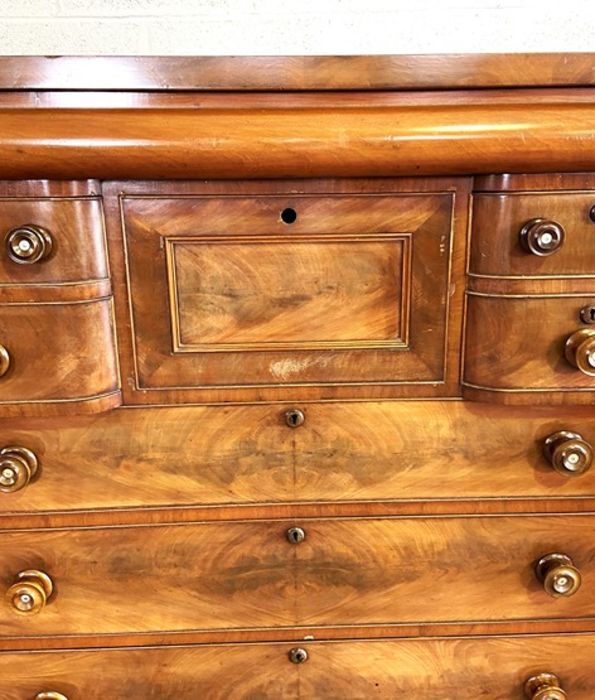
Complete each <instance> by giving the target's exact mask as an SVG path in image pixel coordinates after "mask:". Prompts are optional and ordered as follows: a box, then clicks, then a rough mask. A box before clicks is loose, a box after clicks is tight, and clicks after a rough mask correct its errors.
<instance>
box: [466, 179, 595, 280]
mask: <svg viewBox="0 0 595 700" xmlns="http://www.w3.org/2000/svg"><path fill="white" fill-rule="evenodd" d="M594 205H595V191H592V192H580V193H560V192H557V193H551V192H550V193H539V192H530V193H523V194H497V193H496V194H481V195H475V196H474V197H473V235H472V242H471V259H470V272H471V274H472V275H478V276H488V277H500V276H503V277H519V278H527V277H543V276H546V277H565V276H585V275H587V276H591V277H594V276H595V246H593V240H594V239H595V223H594V222H593V221H592V220H591V218H590V216H589V212H590V211H591V208H592V207H593V206H594ZM534 219H543V220H545V221H550V222H556V223H558V224H559V225H561V226H562V228H563V229H564V232H565V238H564V242H563V244H562V246H561V247H560V249H559V250H558V251H557V252H556V253H555V254H552V255H546V256H540V255H535V254H532V253H530V252H528V251H527V250H526V249H524V247H523V245H522V243H521V240H520V231H521V229H522V228H523V226H524V225H525V224H526V223H527V222H529V221H532V220H534Z"/></svg>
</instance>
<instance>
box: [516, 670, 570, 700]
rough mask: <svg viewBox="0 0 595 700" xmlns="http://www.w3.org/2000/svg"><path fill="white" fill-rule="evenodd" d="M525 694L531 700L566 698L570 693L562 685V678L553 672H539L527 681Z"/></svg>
mask: <svg viewBox="0 0 595 700" xmlns="http://www.w3.org/2000/svg"><path fill="white" fill-rule="evenodd" d="M525 695H526V696H527V697H528V698H529V699H530V700H565V699H566V698H567V697H568V695H566V693H565V692H564V691H563V690H562V688H561V686H560V679H559V678H558V676H556V675H554V674H553V673H537V674H536V675H535V676H531V678H529V679H528V680H527V682H526V683H525Z"/></svg>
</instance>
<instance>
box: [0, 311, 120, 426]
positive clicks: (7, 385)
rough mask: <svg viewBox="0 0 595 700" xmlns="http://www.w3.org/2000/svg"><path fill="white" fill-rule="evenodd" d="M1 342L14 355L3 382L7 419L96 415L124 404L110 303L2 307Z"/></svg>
mask: <svg viewBox="0 0 595 700" xmlns="http://www.w3.org/2000/svg"><path fill="white" fill-rule="evenodd" d="M0 342H1V343H2V344H3V345H4V346H5V347H6V349H7V350H8V352H9V355H10V369H9V370H8V372H7V373H6V374H5V375H4V376H3V377H1V378H0V413H1V414H2V415H3V416H11V415H60V414H64V413H68V412H72V411H75V412H87V411H91V412H93V411H94V410H95V411H97V410H105V409H106V408H107V407H113V406H117V405H119V404H120V403H121V401H120V390H119V378H118V368H117V363H116V357H115V347H114V329H113V320H112V308H111V303H110V300H109V299H106V300H102V301H93V302H84V303H79V302H73V303H47V304H0ZM91 349H92V351H91ZM106 402H107V405H106Z"/></svg>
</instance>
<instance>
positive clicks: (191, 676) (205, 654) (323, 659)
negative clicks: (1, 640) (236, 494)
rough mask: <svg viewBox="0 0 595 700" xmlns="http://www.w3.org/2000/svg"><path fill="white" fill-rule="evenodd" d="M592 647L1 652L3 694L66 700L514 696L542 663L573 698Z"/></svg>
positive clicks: (556, 641) (439, 643)
mask: <svg viewBox="0 0 595 700" xmlns="http://www.w3.org/2000/svg"><path fill="white" fill-rule="evenodd" d="M594 645H595V639H594V637H593V635H585V636H581V635H574V636H573V635H569V636H560V637H555V636H525V637H500V638H494V639H485V638H474V637H471V638H469V639H450V640H437V639H429V640H402V641H388V640H387V641H378V640H370V641H362V642H353V641H347V642H335V643H324V642H306V643H304V644H303V647H304V649H306V650H307V652H308V660H307V661H306V662H305V663H303V664H300V665H294V664H291V663H290V662H289V660H288V654H289V652H290V651H291V649H292V648H293V647H292V645H291V644H288V643H285V644H265V645H250V644H243V645H235V646H234V645H220V646H219V645H218V646H194V647H192V646H179V647H176V648H171V649H167V648H165V649H164V648H159V647H157V648H151V649H142V650H141V649H133V648H129V649H114V650H97V651H76V652H69V651H63V652H53V653H45V654H44V653H31V652H29V653H1V654H0V691H1V692H2V697H3V698H6V700H22V698H29V697H31V698H33V697H35V693H38V692H40V690H44V689H49V688H52V689H54V691H55V692H61V693H63V694H64V695H66V696H67V697H68V698H69V700H82V699H83V698H84V699H85V700H99V699H100V698H105V697H110V698H112V699H113V700H125V698H130V697H142V698H146V699H147V700H153V699H154V700H195V698H196V697H197V696H198V697H204V698H209V700H244V699H245V698H262V700H279V699H281V698H283V699H287V700H289V699H292V700H294V699H295V700H298V699H301V700H306V699H309V698H314V697H316V698H329V699H333V700H339V699H340V700H363V699H364V698H395V697H411V698H416V700H417V699H418V698H419V700H435V698H455V697H456V698H457V699H458V698H461V699H465V700H476V698H478V697H485V698H489V699H490V700H511V698H518V699H519V700H520V699H521V698H523V697H524V693H523V688H524V685H525V683H526V681H527V680H528V679H529V678H530V677H532V676H533V675H535V674H536V673H540V672H541V673H543V672H544V671H548V670H549V671H555V672H556V675H557V676H558V677H559V679H560V682H561V683H562V685H563V687H564V689H565V690H566V691H567V692H568V693H569V697H570V698H573V700H574V699H575V698H576V699H577V700H590V698H591V697H592V696H593V693H595V684H594V683H593V674H592V670H591V666H592V657H593V648H594ZM255 669H258V673H255Z"/></svg>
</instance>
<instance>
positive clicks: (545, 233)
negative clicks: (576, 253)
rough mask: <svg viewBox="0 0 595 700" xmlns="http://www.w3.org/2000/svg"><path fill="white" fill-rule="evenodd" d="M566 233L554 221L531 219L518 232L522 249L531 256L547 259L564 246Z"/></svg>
mask: <svg viewBox="0 0 595 700" xmlns="http://www.w3.org/2000/svg"><path fill="white" fill-rule="evenodd" d="M565 237H566V233H565V231H564V229H563V228H562V226H561V225H560V224H559V223H557V222H556V221H549V220H548V219H531V220H530V221H527V223H526V224H525V225H524V226H523V228H522V229H521V230H520V232H519V239H520V241H521V245H522V247H523V248H524V249H525V250H526V251H527V252H528V253H531V254H532V255H538V256H539V257H542V258H543V257H547V256H548V255H553V254H554V253H557V252H558V251H559V250H560V248H561V247H562V246H563V245H564V238H565Z"/></svg>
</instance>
